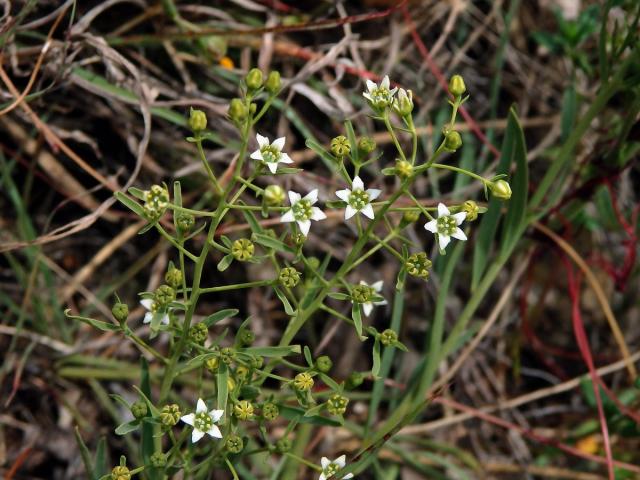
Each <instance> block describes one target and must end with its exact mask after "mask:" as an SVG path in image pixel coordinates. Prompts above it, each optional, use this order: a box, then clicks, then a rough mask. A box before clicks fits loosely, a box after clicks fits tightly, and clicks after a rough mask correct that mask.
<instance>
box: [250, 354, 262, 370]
mask: <svg viewBox="0 0 640 480" xmlns="http://www.w3.org/2000/svg"><path fill="white" fill-rule="evenodd" d="M250 363H251V368H255V369H258V368H262V365H263V364H264V360H263V359H262V357H260V356H258V355H253V356H251V360H250Z"/></svg>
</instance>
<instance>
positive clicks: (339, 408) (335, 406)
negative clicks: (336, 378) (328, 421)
mask: <svg viewBox="0 0 640 480" xmlns="http://www.w3.org/2000/svg"><path fill="white" fill-rule="evenodd" d="M348 404H349V399H348V398H347V397H343V396H342V395H338V394H337V393H334V394H333V395H331V396H330V397H329V400H327V410H328V411H329V413H330V414H331V415H343V414H344V412H346V411H347V405H348Z"/></svg>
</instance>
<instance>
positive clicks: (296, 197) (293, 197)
mask: <svg viewBox="0 0 640 480" xmlns="http://www.w3.org/2000/svg"><path fill="white" fill-rule="evenodd" d="M301 198H302V195H300V194H299V193H297V192H292V191H291V190H289V202H291V205H292V206H293V205H295V204H296V203H298V202H299V201H300V199H301Z"/></svg>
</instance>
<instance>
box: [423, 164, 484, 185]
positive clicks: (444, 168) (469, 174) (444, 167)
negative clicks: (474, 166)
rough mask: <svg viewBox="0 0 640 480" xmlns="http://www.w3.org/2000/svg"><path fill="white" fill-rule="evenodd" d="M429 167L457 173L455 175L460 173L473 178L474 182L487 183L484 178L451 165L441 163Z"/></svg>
mask: <svg viewBox="0 0 640 480" xmlns="http://www.w3.org/2000/svg"><path fill="white" fill-rule="evenodd" d="M431 167H433V168H440V169H442V170H451V171H452V172H457V173H462V174H464V175H468V176H470V177H472V178H475V179H476V180H480V181H481V182H482V183H489V180H487V179H486V178H484V177H482V176H480V175H478V174H476V173H473V172H470V171H469V170H466V169H464V168H459V167H454V166H453V165H444V164H442V163H432V164H431Z"/></svg>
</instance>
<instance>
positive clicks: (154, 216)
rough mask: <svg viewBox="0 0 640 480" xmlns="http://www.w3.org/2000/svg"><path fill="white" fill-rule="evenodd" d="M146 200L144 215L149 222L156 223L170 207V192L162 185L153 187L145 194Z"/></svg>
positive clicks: (143, 207)
mask: <svg viewBox="0 0 640 480" xmlns="http://www.w3.org/2000/svg"><path fill="white" fill-rule="evenodd" d="M144 199H145V202H144V205H143V206H142V209H143V210H144V214H145V215H146V216H147V218H148V219H149V221H151V222H155V221H156V220H158V219H159V218H160V217H161V216H162V214H163V213H164V212H165V211H166V210H167V207H168V205H169V190H167V188H166V187H165V186H162V185H152V186H151V188H150V189H149V190H148V191H146V192H145V197H144Z"/></svg>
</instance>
